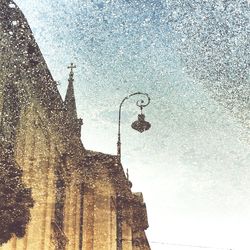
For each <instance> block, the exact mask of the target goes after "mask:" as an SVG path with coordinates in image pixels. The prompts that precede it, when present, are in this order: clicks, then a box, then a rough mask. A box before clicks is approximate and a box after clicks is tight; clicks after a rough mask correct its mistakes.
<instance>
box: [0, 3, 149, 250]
mask: <svg viewBox="0 0 250 250" xmlns="http://www.w3.org/2000/svg"><path fill="white" fill-rule="evenodd" d="M0 5H1V6H0V12H1V15H0V54H1V57H0V65H1V67H0V139H1V141H0V142H1V143H5V144H6V143H7V144H11V145H13V147H14V148H15V158H16V161H17V162H18V164H19V166H20V167H21V168H22V170H23V181H24V183H25V184H26V186H27V187H30V188H31V190H32V197H33V199H34V201H35V203H34V207H33V208H32V210H31V221H30V223H29V225H28V226H27V231H26V235H25V237H24V238H21V239H17V238H15V237H14V236H13V238H12V239H11V240H10V241H9V242H8V243H6V244H4V245H2V246H1V247H0V250H50V249H53V250H139V249H143V250H149V249H150V246H149V243H148V240H147V237H146V234H145V230H146V229H147V228H148V221H147V211H146V205H145V203H144V201H143V196H142V194H141V193H133V192H132V191H131V187H132V184H131V182H130V181H129V180H128V178H127V176H126V175H125V173H124V170H123V167H122V165H121V164H120V162H119V160H118V159H117V157H116V156H114V155H107V154H103V153H99V152H94V151H89V150H86V149H85V148H84V146H83V143H82V141H81V126H82V120H81V119H79V118H78V117H77V111H76V104H75V97H74V86H73V85H74V73H73V68H72V67H70V68H71V69H70V74H69V80H68V89H67V94H66V97H65V99H64V100H63V99H62V97H61V95H60V94H59V92H58V89H57V83H56V82H55V81H54V80H53V77H52V75H51V74H50V71H49V69H48V67H47V65H46V62H45V60H44V58H43V56H42V54H41V52H40V50H39V47H38V46H37V44H36V42H35V40H34V37H33V34H32V32H31V30H30V28H29V25H28V23H27V21H26V19H25V17H24V16H23V14H22V12H21V11H20V9H19V8H18V6H17V5H16V4H15V3H14V2H12V1H10V0H0ZM0 234H1V232H0Z"/></svg>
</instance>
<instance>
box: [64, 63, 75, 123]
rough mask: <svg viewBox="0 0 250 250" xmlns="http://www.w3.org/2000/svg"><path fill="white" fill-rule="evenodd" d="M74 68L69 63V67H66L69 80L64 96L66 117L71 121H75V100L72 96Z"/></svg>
mask: <svg viewBox="0 0 250 250" xmlns="http://www.w3.org/2000/svg"><path fill="white" fill-rule="evenodd" d="M74 68H76V66H75V65H74V64H73V63H71V64H70V66H68V69H70V73H69V79H68V82H69V84H68V89H67V93H66V96H65V101H64V104H65V108H66V111H67V114H68V117H69V118H71V119H77V112H76V100H75V94H74V85H73V83H74V72H73V69H74Z"/></svg>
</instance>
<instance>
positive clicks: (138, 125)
mask: <svg viewBox="0 0 250 250" xmlns="http://www.w3.org/2000/svg"><path fill="white" fill-rule="evenodd" d="M134 95H143V96H145V97H146V98H147V100H146V102H145V101H144V100H142V99H141V100H138V101H137V102H136V105H137V106H138V107H139V108H140V110H141V114H139V115H138V120H136V121H134V122H133V123H132V124H131V127H132V128H133V129H135V130H137V131H138V132H140V133H142V132H144V131H146V130H148V129H150V127H151V124H150V123H149V122H147V121H145V115H144V114H143V113H142V110H143V108H144V107H146V106H148V105H149V103H150V97H149V96H148V94H147V93H141V92H136V93H133V94H130V95H129V96H126V97H125V98H124V99H123V100H122V102H121V103H120V106H119V120H118V140H117V157H118V160H119V162H121V110H122V105H123V103H124V102H125V101H126V100H127V99H129V98H130V97H131V96H134Z"/></svg>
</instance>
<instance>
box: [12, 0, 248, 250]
mask: <svg viewBox="0 0 250 250" xmlns="http://www.w3.org/2000/svg"><path fill="white" fill-rule="evenodd" d="M15 2H16V3H17V4H18V5H19V7H20V8H21V10H22V11H23V12H24V14H25V16H26V18H27V19H28V22H29V25H30V26H31V29H32V31H33V33H34V35H35V38H36V40H37V43H38V45H39V47H40V49H41V51H42V53H43V55H44V57H45V59H46V62H47V64H48V66H49V69H50V70H51V72H52V75H53V77H54V79H55V80H56V81H58V83H59V85H58V88H59V90H60V92H61V94H62V96H63V97H64V96H65V92H66V88H67V78H68V74H69V70H68V69H67V66H68V65H69V64H70V63H71V62H73V63H74V64H76V66H77V68H76V69H75V82H74V84H75V92H76V93H75V94H76V101H77V109H78V115H79V117H81V118H82V119H83V122H84V124H83V128H82V141H83V144H84V146H85V148H87V149H91V150H96V151H101V152H104V153H109V154H116V142H117V120H118V108H119V104H120V102H121V100H122V99H123V98H124V97H125V96H127V95H129V94H131V93H134V92H138V91H140V92H146V93H148V94H149V96H150V97H151V103H150V105H148V106H147V107H146V108H145V110H144V113H145V115H146V120H147V121H149V122H150V123H151V125H152V126H151V129H150V130H148V131H147V132H144V133H142V134H140V133H138V132H137V131H134V130H132V129H131V126H130V124H131V123H132V122H133V121H134V120H136V119H137V114H138V113H139V110H138V107H137V106H136V105H135V103H136V101H137V100H138V99H137V98H136V97H133V98H130V99H129V100H127V101H126V102H125V103H124V105H123V110H122V124H121V125H122V130H121V133H122V138H121V140H122V163H123V167H124V169H125V170H126V169H127V168H128V169H129V176H130V180H131V181H132V182H133V191H135V192H138V191H141V192H143V195H144V199H145V202H146V204H147V210H148V219H149V225H150V227H149V229H148V230H147V236H148V239H149V242H150V244H151V247H152V250H163V249H164V250H192V249H197V250H200V249H204V248H206V249H228V250H229V249H232V250H249V248H250V240H249V231H250V183H249V180H250V169H249V160H250V147H249V142H250V135H249V124H250V123H249V122H250V119H249V89H250V84H249V66H248V65H249V59H248V58H250V57H249V47H248V45H249V39H247V37H248V35H247V34H248V32H249V20H248V18H247V17H249V5H248V4H247V1H230V0H228V1H205V0H204V1H201V0H200V1H199V0H196V1H177V0H174V1H160V0H159V1H156V0H113V1H112V0H92V1H90V0H81V1H80V0H60V1H59V0H54V1H51V0H50V1H49V0H39V1H38V0H16V1H15ZM139 99H140V97H139Z"/></svg>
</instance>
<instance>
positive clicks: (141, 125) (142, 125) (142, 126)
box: [131, 114, 151, 133]
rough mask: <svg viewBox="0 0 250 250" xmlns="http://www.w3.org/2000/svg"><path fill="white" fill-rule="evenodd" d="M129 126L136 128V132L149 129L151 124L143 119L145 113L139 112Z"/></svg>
mask: <svg viewBox="0 0 250 250" xmlns="http://www.w3.org/2000/svg"><path fill="white" fill-rule="evenodd" d="M131 127H132V128H133V129H135V130H137V131H138V132H140V133H142V132H144V131H146V130H149V129H150V127H151V124H150V123H149V122H147V121H145V115H144V114H139V115H138V120H137V121H134V122H133V123H132V124H131Z"/></svg>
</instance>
